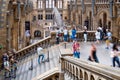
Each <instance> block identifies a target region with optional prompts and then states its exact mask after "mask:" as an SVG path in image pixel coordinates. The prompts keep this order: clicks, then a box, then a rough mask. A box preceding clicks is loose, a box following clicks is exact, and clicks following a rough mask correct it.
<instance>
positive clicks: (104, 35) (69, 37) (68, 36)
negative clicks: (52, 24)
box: [56, 27, 120, 67]
mask: <svg viewBox="0 0 120 80" xmlns="http://www.w3.org/2000/svg"><path fill="white" fill-rule="evenodd" d="M76 32H77V30H76V28H75V27H73V28H72V29H71V28H70V29H67V27H64V28H63V40H64V41H65V42H67V41H70V42H71V41H72V42H73V44H72V51H73V56H74V57H75V58H80V42H78V40H77V36H76V35H77V34H76ZM61 36H62V35H61V31H60V30H59V28H57V31H56V44H59V42H60V37H61ZM87 37H88V32H87V28H86V27H84V30H83V38H84V42H87ZM95 39H96V41H95V43H94V42H93V43H92V44H91V49H90V54H89V56H88V60H89V61H92V62H97V63H99V59H98V57H97V48H96V44H99V43H100V42H103V41H105V43H106V47H105V49H110V48H111V46H110V43H111V41H112V33H111V31H110V30H109V29H105V28H102V27H98V28H97V30H96V32H95ZM115 46H117V44H114V43H113V47H112V51H111V52H110V54H112V57H111V59H112V64H113V67H115V62H117V63H118V66H119V67H120V62H119V57H118V55H119V53H120V52H119V50H118V48H117V47H116V48H115Z"/></svg>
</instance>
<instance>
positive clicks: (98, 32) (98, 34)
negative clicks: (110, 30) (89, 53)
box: [95, 29, 100, 43]
mask: <svg viewBox="0 0 120 80" xmlns="http://www.w3.org/2000/svg"><path fill="white" fill-rule="evenodd" d="M95 36H96V43H99V40H100V31H99V29H97V31H96V32H95Z"/></svg>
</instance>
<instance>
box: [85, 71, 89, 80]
mask: <svg viewBox="0 0 120 80" xmlns="http://www.w3.org/2000/svg"><path fill="white" fill-rule="evenodd" d="M84 80H88V74H87V73H86V72H85V73H84Z"/></svg>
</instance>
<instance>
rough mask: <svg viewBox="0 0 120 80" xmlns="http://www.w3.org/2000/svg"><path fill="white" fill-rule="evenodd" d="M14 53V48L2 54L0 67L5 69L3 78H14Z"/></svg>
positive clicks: (15, 68) (15, 62) (15, 67)
mask: <svg viewBox="0 0 120 80" xmlns="http://www.w3.org/2000/svg"><path fill="white" fill-rule="evenodd" d="M15 53H16V51H15V49H13V50H12V51H8V52H5V53H4V54H3V56H2V63H3V65H2V67H3V69H4V70H5V74H4V76H5V78H15V77H16V70H17V62H18V61H17V60H16V57H15V56H14V55H15Z"/></svg>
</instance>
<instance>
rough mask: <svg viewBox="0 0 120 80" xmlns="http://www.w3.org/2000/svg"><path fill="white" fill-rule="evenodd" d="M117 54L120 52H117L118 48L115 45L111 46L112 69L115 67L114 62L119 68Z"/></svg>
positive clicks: (119, 63)
mask: <svg viewBox="0 0 120 80" xmlns="http://www.w3.org/2000/svg"><path fill="white" fill-rule="evenodd" d="M119 53H120V51H118V46H117V45H116V44H113V47H112V51H111V58H112V63H113V67H115V62H116V63H117V64H118V67H120V61H119V57H118V54H119Z"/></svg>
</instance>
